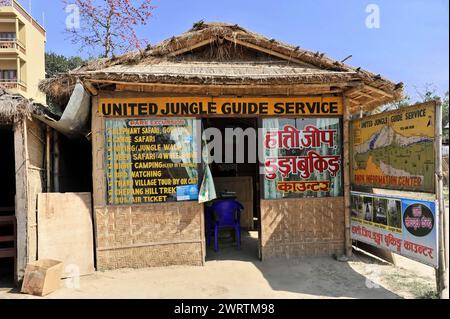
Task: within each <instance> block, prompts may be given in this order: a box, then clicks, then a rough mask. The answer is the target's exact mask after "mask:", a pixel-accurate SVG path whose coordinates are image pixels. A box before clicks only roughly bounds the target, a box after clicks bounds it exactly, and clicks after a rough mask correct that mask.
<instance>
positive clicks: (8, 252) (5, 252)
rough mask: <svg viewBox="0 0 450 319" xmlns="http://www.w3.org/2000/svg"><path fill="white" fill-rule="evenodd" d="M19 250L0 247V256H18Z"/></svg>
mask: <svg viewBox="0 0 450 319" xmlns="http://www.w3.org/2000/svg"><path fill="white" fill-rule="evenodd" d="M16 256H17V252H16V249H15V248H0V258H12V257H16Z"/></svg>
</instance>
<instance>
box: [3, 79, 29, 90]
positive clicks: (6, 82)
mask: <svg viewBox="0 0 450 319" xmlns="http://www.w3.org/2000/svg"><path fill="white" fill-rule="evenodd" d="M0 87H3V88H5V89H7V90H14V89H18V90H22V91H24V92H26V91H27V84H26V83H25V82H23V81H17V80H16V79H0Z"/></svg>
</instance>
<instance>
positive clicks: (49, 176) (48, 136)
mask: <svg viewBox="0 0 450 319" xmlns="http://www.w3.org/2000/svg"><path fill="white" fill-rule="evenodd" d="M51 134H52V131H51V128H50V126H46V132H45V169H46V178H47V183H46V192H47V193H50V192H51V189H52V160H51V156H52V151H51Z"/></svg>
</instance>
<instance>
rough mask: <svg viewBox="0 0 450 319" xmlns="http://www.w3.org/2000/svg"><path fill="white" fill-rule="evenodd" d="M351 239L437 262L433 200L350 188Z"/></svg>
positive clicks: (427, 262) (417, 259) (435, 264)
mask: <svg viewBox="0 0 450 319" xmlns="http://www.w3.org/2000/svg"><path fill="white" fill-rule="evenodd" d="M351 205H352V207H351V214H352V224H351V225H352V239H353V240H359V241H361V242H365V243H367V244H370V245H372V246H375V247H378V248H383V249H387V250H390V251H392V252H395V253H397V254H400V255H402V256H405V257H408V258H411V259H414V260H416V261H419V262H421V263H424V264H427V265H430V266H433V267H437V266H438V232H437V227H438V221H437V218H438V217H437V216H438V215H437V214H436V203H435V202H429V201H420V200H412V199H406V198H396V197H389V196H378V195H373V194H365V193H357V192H352V194H351Z"/></svg>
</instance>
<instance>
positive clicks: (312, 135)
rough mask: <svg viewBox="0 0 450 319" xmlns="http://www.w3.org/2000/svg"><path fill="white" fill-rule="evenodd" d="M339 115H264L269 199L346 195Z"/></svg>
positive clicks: (265, 185) (265, 177)
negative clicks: (268, 117) (279, 116)
mask: <svg viewBox="0 0 450 319" xmlns="http://www.w3.org/2000/svg"><path fill="white" fill-rule="evenodd" d="M340 123H341V122H340V120H339V119H336V118H335V119H333V118H325V119H285V118H284V119H264V120H263V128H264V135H263V146H262V147H263V149H264V193H265V199H279V198H296V197H334V196H342V155H341V150H342V147H341V145H342V144H341V124H340Z"/></svg>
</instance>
